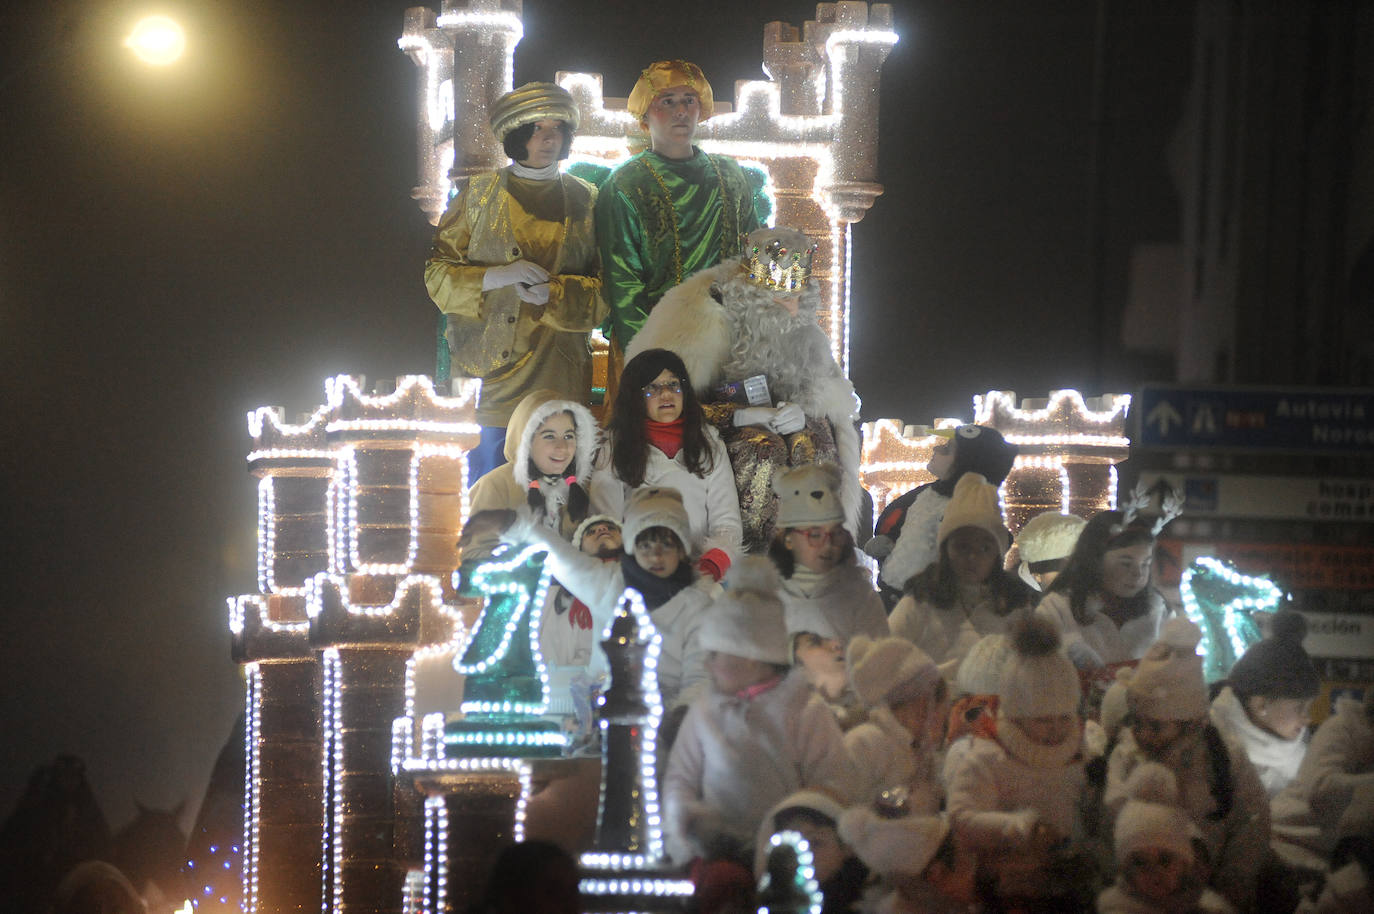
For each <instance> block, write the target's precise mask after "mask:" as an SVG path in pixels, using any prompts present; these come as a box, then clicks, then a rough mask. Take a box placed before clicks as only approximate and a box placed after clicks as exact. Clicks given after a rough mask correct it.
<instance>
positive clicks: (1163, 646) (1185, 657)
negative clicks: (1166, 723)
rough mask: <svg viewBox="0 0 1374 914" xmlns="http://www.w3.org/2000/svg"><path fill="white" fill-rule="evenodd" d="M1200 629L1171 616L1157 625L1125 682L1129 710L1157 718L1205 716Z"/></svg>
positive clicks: (1183, 619) (1184, 620)
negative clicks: (1156, 637) (1152, 640)
mask: <svg viewBox="0 0 1374 914" xmlns="http://www.w3.org/2000/svg"><path fill="white" fill-rule="evenodd" d="M1201 641H1202V629H1200V628H1198V627H1197V626H1196V625H1194V624H1193V623H1192V622H1190V621H1189V620H1187V619H1185V618H1183V617H1182V616H1173V617H1172V618H1170V619H1169V620H1168V621H1166V622H1165V623H1164V627H1163V628H1162V629H1160V632H1159V640H1158V641H1156V642H1155V643H1154V644H1152V645H1150V647H1149V650H1147V651H1146V652H1145V656H1144V657H1142V658H1141V660H1140V663H1139V664H1138V665H1137V666H1136V670H1135V675H1134V676H1132V677H1131V679H1130V682H1129V683H1128V684H1127V686H1126V698H1127V702H1128V703H1129V705H1130V708H1131V711H1132V712H1134V713H1136V714H1139V715H1142V716H1144V717H1151V718H1154V719H1156V720H1197V719H1199V718H1203V717H1206V716H1207V710H1208V704H1207V684H1206V682H1205V681H1204V680H1203V677H1202V658H1201V657H1199V656H1198V653H1197V646H1198V644H1199V643H1200V642H1201Z"/></svg>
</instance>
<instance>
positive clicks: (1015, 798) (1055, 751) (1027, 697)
mask: <svg viewBox="0 0 1374 914" xmlns="http://www.w3.org/2000/svg"><path fill="white" fill-rule="evenodd" d="M1011 638H1012V647H1013V653H1012V655H1011V657H1010V658H1008V660H1007V663H1006V666H1005V667H1004V668H1003V671H1002V680H1001V693H1000V695H999V701H998V710H997V732H996V735H995V737H994V738H993V739H979V740H975V741H974V745H973V747H972V748H971V749H970V750H969V752H968V754H967V755H965V756H964V759H963V761H962V763H961V764H960V765H959V767H958V769H957V770H955V771H954V772H953V780H952V782H951V783H950V784H949V793H948V809H949V814H950V818H951V819H952V820H953V822H954V828H955V830H956V832H958V834H959V835H960V837H961V838H962V839H963V840H965V841H966V842H967V843H968V845H969V846H970V847H971V848H972V849H973V851H974V852H975V853H976V854H977V855H978V864H979V880H980V884H981V885H982V887H983V888H982V891H983V892H984V893H985V896H987V897H988V898H989V900H990V901H991V902H993V903H994V904H997V905H1003V906H1009V905H1010V906H1025V907H1027V908H1030V909H1034V910H1057V911H1074V910H1082V909H1083V906H1084V905H1085V904H1091V897H1092V896H1093V895H1095V893H1096V886H1095V885H1093V884H1092V883H1091V881H1090V879H1089V877H1088V876H1087V875H1082V874H1080V875H1078V876H1074V877H1071V876H1069V875H1068V873H1069V872H1070V871H1071V867H1072V865H1073V864H1074V861H1076V860H1078V859H1080V858H1081V857H1082V854H1081V853H1080V852H1081V851H1082V850H1083V836H1082V830H1081V819H1082V813H1081V809H1080V803H1081V801H1082V799H1083V795H1084V788H1085V785H1086V777H1085V775H1084V770H1083V758H1082V755H1081V752H1080V750H1081V746H1082V738H1083V721H1082V718H1081V717H1080V716H1079V705H1080V702H1081V697H1082V693H1081V690H1080V687H1079V682H1078V673H1077V672H1076V671H1075V670H1074V666H1073V663H1072V662H1071V661H1070V660H1069V658H1068V657H1067V656H1066V655H1065V653H1064V651H1063V650H1062V648H1061V646H1060V641H1059V636H1058V633H1057V632H1056V631H1055V630H1054V628H1053V626H1051V625H1049V624H1048V623H1047V622H1045V621H1044V620H1041V619H1028V620H1026V621H1025V622H1023V623H1022V624H1021V625H1020V626H1018V628H1017V629H1016V630H1015V631H1014V632H1013V633H1012V636H1011ZM1072 871H1073V872H1075V873H1077V871H1076V870H1072Z"/></svg>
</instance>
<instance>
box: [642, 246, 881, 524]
mask: <svg viewBox="0 0 1374 914" xmlns="http://www.w3.org/2000/svg"><path fill="white" fill-rule="evenodd" d="M819 302H820V290H819V287H818V286H817V285H816V283H815V282H812V283H810V284H809V285H808V287H807V289H806V290H805V291H804V292H803V293H802V296H801V303H800V306H799V310H798V314H799V316H801V317H802V318H804V319H803V320H802V321H800V322H798V321H797V320H796V319H794V318H792V317H791V315H789V314H787V312H786V311H785V310H784V309H783V308H781V307H779V306H778V305H776V304H774V303H773V300H772V293H770V292H769V291H768V290H767V289H764V288H763V287H762V286H759V285H757V284H755V283H753V282H750V281H749V280H748V278H747V277H746V276H745V275H744V272H743V270H742V269H741V267H740V262H739V260H737V259H735V260H727V261H726V262H724V263H722V264H720V265H719V266H715V267H711V268H710V269H707V270H702V271H700V272H698V273H695V274H693V275H692V276H690V277H688V278H687V279H686V280H685V281H683V282H682V284H681V285H678V286H676V287H674V288H673V289H670V290H669V291H668V293H667V294H666V295H664V296H663V298H662V299H660V300H659V302H658V304H657V305H655V306H654V309H653V311H651V312H650V313H649V317H648V319H647V320H645V322H644V326H643V327H642V328H641V329H640V331H639V333H637V334H635V337H634V339H633V340H631V341H630V345H629V348H628V349H626V351H625V358H626V361H628V360H630V359H632V358H634V357H635V356H636V355H638V354H639V353H641V352H644V351H645V350H647V349H668V350H671V351H672V352H675V353H677V355H678V356H679V357H680V358H681V359H682V361H683V364H684V365H685V366H686V368H687V376H688V377H689V378H690V379H691V381H692V386H693V387H694V388H695V389H696V391H697V393H698V395H699V396H701V397H702V398H703V399H704V400H709V399H710V398H711V396H712V391H714V390H715V389H716V388H717V387H718V386H720V384H721V383H722V382H723V381H725V380H727V374H728V376H729V379H730V380H741V379H743V378H747V377H751V376H753V375H756V374H763V375H764V376H766V377H767V378H768V387H769V391H770V393H772V395H773V397H774V399H775V401H786V402H789V403H796V404H797V405H798V406H800V407H801V408H802V411H803V412H805V413H806V415H807V416H809V417H812V418H818V417H819V418H825V419H828V420H830V423H831V425H832V426H833V427H834V430H835V446H836V449H837V451H838V452H839V453H838V456H839V463H840V467H841V468H842V469H843V471H844V472H843V474H842V477H843V481H842V483H841V491H840V492H839V496H840V504H841V505H842V506H843V507H844V511H845V518H846V522H845V526H846V527H848V528H849V531H850V532H851V533H854V534H857V533H858V523H859V511H860V507H861V504H862V491H861V489H860V486H859V456H860V455H859V433H858V431H857V430H856V429H855V428H854V422H855V420H856V419H857V418H858V415H859V398H858V397H857V396H856V395H855V393H854V385H853V384H851V383H850V382H849V379H848V378H846V377H845V376H844V373H843V372H842V371H840V366H839V365H838V364H836V362H835V359H834V356H833V355H832V354H831V352H830V341H829V340H828V339H827V338H826V336H825V333H824V331H822V330H821V328H820V325H819V324H817V323H816V321H815V317H816V308H817V306H818V304H819Z"/></svg>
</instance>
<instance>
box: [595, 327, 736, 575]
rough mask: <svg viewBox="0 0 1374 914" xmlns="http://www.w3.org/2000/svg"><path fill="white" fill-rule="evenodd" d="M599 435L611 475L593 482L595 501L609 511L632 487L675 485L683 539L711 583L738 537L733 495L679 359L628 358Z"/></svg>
mask: <svg viewBox="0 0 1374 914" xmlns="http://www.w3.org/2000/svg"><path fill="white" fill-rule="evenodd" d="M607 432H608V433H609V436H610V445H611V446H610V471H611V475H610V478H609V479H608V480H607V481H606V482H605V483H604V484H602V483H600V482H599V483H598V486H597V489H596V491H595V493H594V494H595V496H596V499H597V501H598V503H599V504H603V505H604V506H605V508H606V512H607V513H609V514H615V513H617V511H618V509H619V508H620V506H622V505H624V504H626V503H627V501H628V499H629V498H630V494H631V493H632V492H633V491H634V490H635V489H638V488H640V487H643V486H655V487H661V488H672V489H676V490H677V491H678V492H680V493H681V494H682V502H683V504H685V505H686V506H687V520H688V533H689V535H688V536H687V538H686V539H684V540H683V544H684V545H685V546H686V548H687V550H688V551H689V552H690V553H691V554H692V555H693V556H694V557H695V560H696V563H697V566H698V568H699V570H700V571H701V572H702V573H703V574H709V575H710V576H711V577H712V578H713V579H714V580H717V581H719V580H720V579H721V578H722V577H723V576H724V575H725V572H726V570H728V569H729V567H730V562H731V560H732V559H733V558H734V557H735V555H736V554H737V553H738V552H739V550H740V543H741V538H742V537H743V532H744V528H743V525H742V523H741V521H740V513H739V494H738V493H737V492H736V491H735V475H734V472H733V471H732V470H731V468H730V457H729V455H728V454H727V453H726V450H725V444H724V443H723V442H722V441H721V440H720V435H719V434H718V433H717V432H716V430H715V429H714V428H713V427H712V426H711V425H710V423H709V422H707V420H706V416H705V413H704V412H703V411H702V408H701V402H700V401H699V400H698V399H697V395H696V391H695V390H694V389H693V387H692V379H691V378H689V377H688V376H687V369H686V367H685V366H684V365H683V364H682V359H680V358H679V357H678V356H677V355H676V354H674V353H672V352H669V351H668V350H666V349H649V350H647V351H645V352H641V353H639V354H638V355H636V356H635V357H634V358H632V359H630V361H629V362H627V363H626V365H625V370H624V372H623V373H622V375H621V377H620V387H619V388H618V389H617V392H616V398H615V404H614V406H613V408H612V411H611V416H610V419H609V421H608V422H607Z"/></svg>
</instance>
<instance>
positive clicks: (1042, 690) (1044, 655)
mask: <svg viewBox="0 0 1374 914" xmlns="http://www.w3.org/2000/svg"><path fill="white" fill-rule="evenodd" d="M1011 644H1012V653H1011V656H1010V657H1008V658H1007V662H1006V666H1004V667H1003V668H1002V687H1001V689H1000V690H999V692H998V696H999V698H998V710H997V715H998V717H1005V718H1010V719H1013V720H1015V719H1018V718H1023V717H1050V716H1053V715H1058V714H1077V713H1078V705H1079V702H1080V701H1081V700H1082V697H1083V692H1082V689H1081V688H1080V686H1079V684H1078V671H1077V670H1076V669H1074V665H1073V661H1072V660H1070V659H1069V657H1068V655H1067V654H1065V653H1064V649H1063V646H1062V642H1061V641H1060V639H1059V630H1058V629H1056V628H1055V627H1054V623H1053V622H1050V621H1048V620H1047V619H1044V618H1041V617H1039V616H1032V617H1031V618H1029V619H1026V620H1025V621H1023V622H1021V623H1020V624H1019V625H1018V626H1017V627H1016V629H1015V630H1014V631H1013V632H1012V635H1011Z"/></svg>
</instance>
